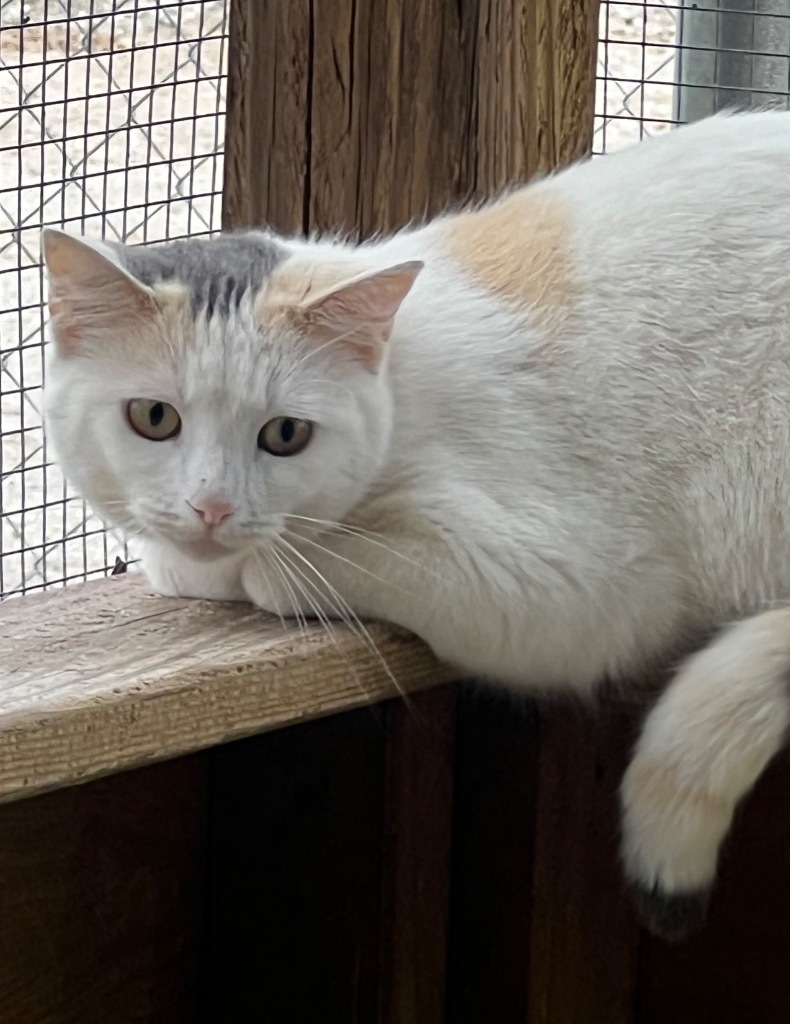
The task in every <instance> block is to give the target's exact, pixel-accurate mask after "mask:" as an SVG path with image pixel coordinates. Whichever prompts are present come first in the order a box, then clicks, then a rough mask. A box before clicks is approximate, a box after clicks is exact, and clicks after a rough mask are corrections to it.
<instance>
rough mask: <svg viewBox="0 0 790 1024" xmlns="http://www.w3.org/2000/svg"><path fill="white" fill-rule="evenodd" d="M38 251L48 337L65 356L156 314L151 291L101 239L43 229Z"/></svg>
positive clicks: (53, 229)
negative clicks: (45, 293) (46, 302)
mask: <svg viewBox="0 0 790 1024" xmlns="http://www.w3.org/2000/svg"><path fill="white" fill-rule="evenodd" d="M41 251H42V255H43V257H44V265H45V266H46V269H47V279H48V285H49V311H50V314H51V317H52V320H51V331H52V336H53V339H54V341H55V343H56V345H57V346H58V349H59V350H60V352H61V353H62V354H63V355H73V354H75V353H77V352H80V351H83V350H85V349H88V348H91V347H94V346H101V345H103V344H105V343H107V342H108V341H112V340H114V339H115V338H117V337H118V335H119V334H124V333H128V331H129V329H130V328H132V327H134V326H136V325H139V323H140V321H141V319H145V318H148V317H150V316H152V315H154V314H155V313H156V310H157V306H156V301H155V299H154V296H153V292H152V291H151V290H150V288H147V287H146V286H145V285H144V284H142V283H141V282H140V281H138V280H137V279H136V278H134V277H132V275H131V274H130V273H128V271H126V270H125V269H124V268H123V267H122V266H121V265H120V264H119V263H117V262H116V260H115V258H114V254H113V253H112V250H111V249H110V247H109V246H107V245H105V244H104V243H102V242H93V241H88V240H87V239H84V238H77V237H75V236H74V235H68V234H66V232H65V231H58V230H56V229H55V228H44V230H43V231H42V233H41Z"/></svg>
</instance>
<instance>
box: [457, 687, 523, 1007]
mask: <svg viewBox="0 0 790 1024" xmlns="http://www.w3.org/2000/svg"><path fill="white" fill-rule="evenodd" d="M456 728H457V732H456V780H455V811H454V819H455V820H454V827H453V873H452V888H451V917H450V922H451V923H450V953H449V966H448V983H447V984H448V1002H447V1024H480V1022H481V1021H491V1022H494V1021H503V1022H504V1021H513V1022H522V1021H526V1020H527V1019H528V1018H527V1016H526V1014H527V1007H528V1000H529V963H530V953H531V949H530V918H531V913H532V891H531V878H532V872H533V846H534V831H535V801H536V798H537V775H538V751H539V727H538V716H537V713H536V710H535V708H534V707H533V705H531V704H522V703H519V704H514V703H513V702H512V701H511V700H510V699H507V698H506V699H503V698H502V695H501V694H494V693H488V692H481V691H478V690H475V689H471V688H466V687H465V688H464V689H463V690H462V692H461V694H460V695H459V700H458V714H457V725H456Z"/></svg>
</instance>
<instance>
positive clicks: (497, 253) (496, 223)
mask: <svg viewBox="0 0 790 1024" xmlns="http://www.w3.org/2000/svg"><path fill="white" fill-rule="evenodd" d="M441 233H442V236H443V237H444V239H445V240H446V243H447V249H448V252H449V254H450V255H451V256H453V257H454V258H455V259H456V260H458V262H460V263H461V264H462V265H463V267H464V268H465V269H466V270H467V271H469V272H470V273H471V274H472V275H473V276H474V277H475V278H476V279H477V281H478V283H479V284H481V285H482V286H483V287H484V288H487V289H488V290H489V291H491V292H493V293H494V294H495V295H498V296H500V297H501V298H503V299H505V300H506V301H508V302H511V303H514V304H515V305H517V306H519V307H520V308H526V309H528V310H530V311H532V312H537V313H539V314H553V315H556V314H557V312H559V311H563V310H567V309H568V308H569V307H570V304H571V300H572V298H573V291H574V288H573V282H572V277H571V260H570V233H571V231H570V215H569V213H568V211H567V210H566V209H565V208H564V207H563V206H562V203H561V201H560V200H559V198H558V197H557V195H556V193H553V192H552V190H551V187H550V186H545V187H544V186H538V187H536V188H532V189H526V190H523V191H521V192H516V193H515V194H514V195H511V196H507V197H506V198H504V199H500V200H499V201H498V202H495V203H493V204H492V205H490V206H486V207H484V208H483V209H480V210H471V211H469V212H466V213H461V214H458V215H456V216H454V217H450V218H448V220H447V221H446V222H445V223H444V224H443V226H442V232H441Z"/></svg>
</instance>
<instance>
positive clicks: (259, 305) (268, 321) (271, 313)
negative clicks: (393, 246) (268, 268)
mask: <svg viewBox="0 0 790 1024" xmlns="http://www.w3.org/2000/svg"><path fill="white" fill-rule="evenodd" d="M361 269H364V268H362V267H361V266H360V265H359V264H355V263H353V262H352V261H351V260H338V261H337V262H334V261H333V262H326V263H325V262H319V261H318V260H315V261H313V260H303V259H298V258H297V259H291V260H287V261H286V262H285V263H283V264H282V266H279V267H277V268H276V269H275V271H274V273H273V274H272V276H271V277H270V278H269V280H268V281H267V282H266V285H265V286H264V288H263V290H262V292H261V294H260V296H259V297H258V300H257V302H256V305H255V316H256V319H257V321H258V323H259V324H260V325H261V326H282V327H295V328H301V329H304V328H305V327H306V326H307V323H306V318H305V314H304V312H303V309H302V308H301V307H303V306H305V305H306V304H307V303H308V302H309V300H310V298H311V297H312V296H315V297H318V296H319V295H320V294H322V293H323V292H326V291H328V290H329V289H331V288H333V287H336V286H339V285H341V284H343V282H344V281H348V280H350V279H351V278H352V277H354V276H356V274H358V273H359V272H360V270H361Z"/></svg>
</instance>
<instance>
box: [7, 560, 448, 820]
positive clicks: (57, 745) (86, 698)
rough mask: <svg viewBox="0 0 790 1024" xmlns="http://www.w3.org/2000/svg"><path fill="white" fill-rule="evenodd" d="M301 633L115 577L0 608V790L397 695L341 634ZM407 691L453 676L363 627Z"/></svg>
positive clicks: (392, 637) (369, 658) (399, 636)
mask: <svg viewBox="0 0 790 1024" xmlns="http://www.w3.org/2000/svg"><path fill="white" fill-rule="evenodd" d="M336 635H337V643H334V642H333V641H332V640H331V639H330V638H329V637H327V635H326V634H325V633H324V632H323V630H322V629H321V628H320V626H317V625H316V626H309V627H308V629H307V632H306V634H305V635H304V637H302V636H300V634H299V633H298V631H296V630H295V629H293V628H286V630H283V628H282V626H281V624H280V623H279V621H277V620H276V619H273V618H272V617H271V616H268V615H266V614H264V613H263V612H260V611H257V610H256V609H253V608H251V607H249V606H245V605H224V604H218V603H211V602H203V601H181V600H175V599H170V598H161V597H154V596H152V595H151V594H149V593H148V592H147V591H146V588H145V584H144V582H143V580H142V579H140V578H139V577H138V578H134V577H133V576H118V577H115V578H111V579H108V580H105V581H102V582H94V583H90V584H87V585H85V586H75V587H70V588H68V589H67V590H63V591H57V592H52V593H49V594H45V595H41V596H37V597H29V598H25V599H24V601H10V602H6V603H5V604H3V605H2V607H0V800H8V799H11V798H16V797H20V796H29V795H31V794H33V793H36V792H41V791H44V790H47V789H51V788H53V787H57V786H62V785H68V784H70V783H75V782H80V781H84V780H85V779H88V778H91V777H94V776H97V775H102V774H106V773H108V772H114V771H119V770H121V769H125V768H130V767H133V766H135V765H139V764H142V763H144V762H147V761H152V760H161V759H164V758H171V757H175V756H177V755H179V754H185V753H190V752H192V751H195V750H199V749H201V748H204V747H208V746H211V745H213V744H217V743H222V742H225V741H226V740H229V739H234V738H237V737H240V736H246V735H250V734H252V733H255V732H260V731H262V730H265V729H273V728H277V727H281V726H284V725H288V724H290V723H293V722H299V721H305V720H307V719H311V718H317V717H321V716H324V715H328V714H332V713H334V712H337V711H342V710H347V709H350V708H355V707H359V706H360V705H363V704H367V703H370V702H374V701H380V700H383V699H386V698H388V697H393V696H395V695H396V694H397V690H396V687H395V684H394V683H393V681H392V679H391V678H390V677H389V675H388V674H387V671H386V670H385V667H384V664H383V662H382V660H381V659H379V658H377V657H376V655H375V654H373V653H371V651H370V650H368V649H367V648H366V647H364V646H363V645H362V644H360V642H359V641H358V639H356V638H355V636H354V635H353V634H352V633H351V632H350V631H345V630H343V629H341V628H338V629H337V630H336ZM372 635H373V636H374V638H375V640H376V642H377V644H378V646H379V649H380V651H381V654H382V657H383V659H384V661H385V662H386V664H387V665H388V666H389V670H390V672H391V673H392V675H393V676H394V678H395V679H396V680H397V681H398V683H399V685H400V686H401V687H402V688H403V689H404V690H418V689H421V688H424V687H428V686H431V685H434V684H437V683H440V682H447V681H449V680H450V679H452V678H453V673H452V671H451V670H449V669H447V668H445V667H442V666H440V665H439V664H438V662H437V661H436V659H435V658H434V657H433V656H432V655H431V654H430V652H429V651H428V649H427V648H426V647H425V646H424V645H423V644H421V643H420V642H419V641H417V640H416V639H414V638H412V637H410V636H408V635H407V634H405V633H403V632H400V631H396V630H394V629H390V628H386V627H383V626H374V627H373V628H372Z"/></svg>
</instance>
